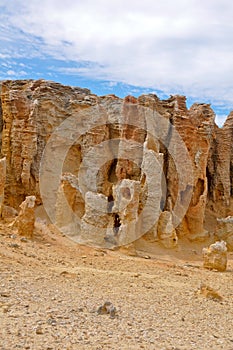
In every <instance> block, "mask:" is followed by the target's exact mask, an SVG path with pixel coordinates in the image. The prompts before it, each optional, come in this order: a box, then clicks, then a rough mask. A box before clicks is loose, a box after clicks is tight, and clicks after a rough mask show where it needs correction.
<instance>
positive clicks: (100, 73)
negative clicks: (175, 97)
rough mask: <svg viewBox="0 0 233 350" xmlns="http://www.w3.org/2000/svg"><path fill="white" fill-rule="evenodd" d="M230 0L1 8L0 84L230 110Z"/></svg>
mask: <svg viewBox="0 0 233 350" xmlns="http://www.w3.org/2000/svg"><path fill="white" fill-rule="evenodd" d="M232 18H233V3H232V2H231V1H230V0H204V1H201V0H173V1H172V0H163V1H161V0H144V1H141V0H140V1H138V0H134V1H132V0H128V1H123V0H117V1H116V0H112V1H109V0H108V1H107V0H85V1H84V0H82V1H81V0H76V1H74V0H72V1H71V0H66V1H64V0H40V1H38V0H31V1H25V2H22V1H21V0H11V1H10V0H1V2H0V79H1V80H2V79H31V78H32V79H39V78H44V79H49V80H54V81H57V82H61V83H63V84H67V85H73V86H81V87H87V88H89V89H91V90H92V91H93V93H96V94H99V95H104V94H108V93H115V94H116V95H118V96H120V97H123V96H125V95H128V94H132V95H134V96H138V95H140V94H142V93H150V92H153V93H156V94H157V95H158V96H159V97H160V98H167V97H169V95H171V94H183V95H186V96H187V98H188V100H187V103H188V106H190V105H191V104H192V103H193V102H207V103H211V105H212V107H213V109H214V111H215V113H216V115H217V117H216V121H217V123H218V124H219V125H221V124H222V123H223V121H224V120H225V118H226V116H227V115H228V114H229V112H230V111H231V110H233V22H232Z"/></svg>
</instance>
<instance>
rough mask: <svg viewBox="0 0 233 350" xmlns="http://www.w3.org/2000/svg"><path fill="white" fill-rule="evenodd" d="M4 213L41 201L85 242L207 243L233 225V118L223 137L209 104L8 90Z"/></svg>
mask: <svg viewBox="0 0 233 350" xmlns="http://www.w3.org/2000/svg"><path fill="white" fill-rule="evenodd" d="M0 91H1V96H0V101H1V103H0V133H1V130H2V133H1V134H0V135H1V137H0V139H1V156H2V157H6V182H5V188H4V203H5V204H6V205H9V206H11V207H14V208H16V209H18V206H19V204H20V203H21V202H22V201H23V200H24V199H25V197H26V196H31V195H34V196H36V202H37V205H39V204H43V205H44V206H45V208H46V210H47V212H48V214H49V216H50V219H51V220H52V221H53V222H55V223H56V224H57V226H58V227H59V228H60V229H62V231H63V232H65V233H66V234H69V235H70V236H71V237H72V238H73V239H76V240H77V241H82V242H87V243H90V244H92V243H93V244H96V245H102V246H103V245H104V246H107V247H111V246H114V245H121V244H129V243H130V242H132V241H134V240H135V239H138V238H140V237H141V236H142V235H145V234H147V237H151V238H152V239H153V238H155V239H156V238H159V239H161V241H163V243H164V244H165V246H167V247H173V246H175V245H176V244H177V240H178V239H179V237H181V236H183V235H187V237H189V238H190V240H193V239H205V238H206V237H207V236H208V234H209V233H208V230H211V231H214V230H215V229H216V228H217V217H225V216H227V215H233V144H232V139H233V113H231V114H230V115H229V117H228V119H227V120H226V122H225V124H224V127H223V128H222V129H219V128H218V127H217V126H216V125H215V122H214V117H215V116H214V112H213V111H212V109H211V108H210V106H209V105H208V104H194V105H193V106H192V107H191V108H190V109H187V107H186V102H185V100H186V99H185V97H183V96H172V97H170V98H169V99H167V100H159V98H158V97H157V96H156V95H153V94H149V95H142V96H140V97H138V98H135V97H132V96H128V97H126V98H125V99H120V98H118V97H116V96H115V95H107V96H102V97H98V96H96V95H94V94H92V93H91V92H90V91H89V90H87V89H81V88H72V87H68V86H63V85H60V84H57V83H54V82H48V81H44V80H38V81H34V80H21V81H4V82H2V84H1V89H0Z"/></svg>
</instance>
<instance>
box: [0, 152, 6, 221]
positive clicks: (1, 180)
mask: <svg viewBox="0 0 233 350" xmlns="http://www.w3.org/2000/svg"><path fill="white" fill-rule="evenodd" d="M5 183H6V158H2V159H0V218H1V216H2V210H3V206H4V205H3V203H4V193H5Z"/></svg>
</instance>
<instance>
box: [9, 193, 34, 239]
mask: <svg viewBox="0 0 233 350" xmlns="http://www.w3.org/2000/svg"><path fill="white" fill-rule="evenodd" d="M35 202H36V197H35V196H28V197H26V199H25V201H23V203H21V204H20V206H19V207H20V211H19V215H18V216H17V218H16V219H15V222H14V227H16V228H17V230H18V234H19V235H20V236H24V237H27V238H32V236H33V231H34V227H35Z"/></svg>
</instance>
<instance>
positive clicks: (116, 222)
mask: <svg viewBox="0 0 233 350" xmlns="http://www.w3.org/2000/svg"><path fill="white" fill-rule="evenodd" d="M120 226H121V220H120V217H119V215H118V214H115V215H114V223H113V232H114V235H116V234H117V233H118V231H119V228H120Z"/></svg>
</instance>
